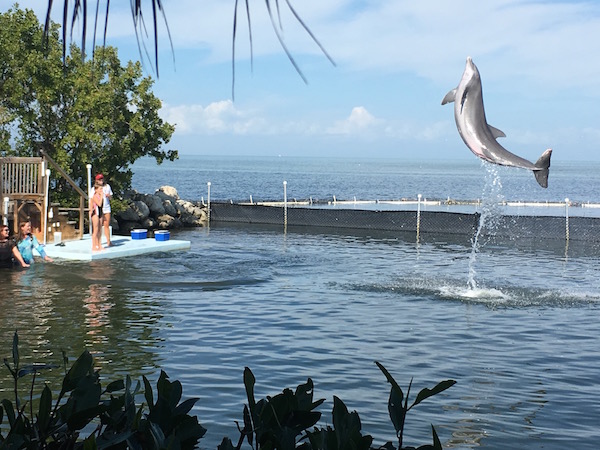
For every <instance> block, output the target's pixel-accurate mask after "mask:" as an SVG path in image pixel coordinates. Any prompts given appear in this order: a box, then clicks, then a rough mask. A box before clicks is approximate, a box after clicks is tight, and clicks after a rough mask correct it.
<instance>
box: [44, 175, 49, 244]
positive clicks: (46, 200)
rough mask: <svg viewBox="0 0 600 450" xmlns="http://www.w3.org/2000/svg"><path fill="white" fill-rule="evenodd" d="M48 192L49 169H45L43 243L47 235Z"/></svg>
mask: <svg viewBox="0 0 600 450" xmlns="http://www.w3.org/2000/svg"><path fill="white" fill-rule="evenodd" d="M49 193H50V169H46V198H45V201H44V245H46V237H47V235H48V197H49Z"/></svg>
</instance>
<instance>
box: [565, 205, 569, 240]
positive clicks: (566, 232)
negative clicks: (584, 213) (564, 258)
mask: <svg viewBox="0 0 600 450" xmlns="http://www.w3.org/2000/svg"><path fill="white" fill-rule="evenodd" d="M565 236H566V239H567V241H568V240H569V199H568V198H565Z"/></svg>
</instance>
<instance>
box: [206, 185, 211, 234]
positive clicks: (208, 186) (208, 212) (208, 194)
mask: <svg viewBox="0 0 600 450" xmlns="http://www.w3.org/2000/svg"><path fill="white" fill-rule="evenodd" d="M206 186H207V189H208V193H207V195H206V219H207V221H208V224H209V225H210V181H209V182H208V183H206Z"/></svg>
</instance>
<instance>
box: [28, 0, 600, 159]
mask: <svg viewBox="0 0 600 450" xmlns="http://www.w3.org/2000/svg"><path fill="white" fill-rule="evenodd" d="M289 2H290V4H291V5H292V6H293V8H294V9H295V11H296V12H297V13H298V15H299V16H300V17H301V18H302V20H303V21H304V23H305V24H306V25H307V26H308V27H309V29H310V31H311V32H312V33H313V34H314V36H315V37H316V38H317V39H318V40H319V42H320V43H321V44H322V46H323V47H324V48H325V50H326V51H327V53H328V54H329V55H330V56H331V58H332V59H333V61H334V62H335V64H332V63H331V62H330V61H329V59H328V58H327V57H326V56H325V55H324V54H323V52H322V51H321V49H320V48H319V46H318V45H316V44H315V42H314V41H313V40H312V39H311V37H310V35H309V34H308V33H307V32H306V31H305V30H304V29H303V28H302V26H301V25H300V24H299V22H298V21H297V20H296V19H295V18H294V16H293V15H292V14H291V12H290V9H289V8H288V6H287V3H286V1H285V0H280V1H279V17H280V19H279V18H277V9H276V2H275V0H271V1H270V3H271V6H272V12H273V14H274V16H275V17H276V20H277V23H278V26H279V24H280V28H279V30H280V31H281V35H282V38H283V40H284V42H285V45H286V47H287V48H288V49H289V51H290V53H291V54H292V55H293V57H294V60H295V61H296V63H297V65H298V66H299V68H300V70H301V71H302V74H303V76H304V77H305V78H306V80H307V82H306V83H305V82H304V81H303V78H302V77H301V76H300V75H299V74H298V72H296V70H295V69H294V67H293V65H292V64H291V63H290V61H289V60H288V58H287V56H286V54H285V52H284V51H283V50H282V47H281V45H280V43H279V41H278V39H277V35H276V34H275V32H274V29H273V27H272V25H271V22H270V19H269V13H268V10H267V8H266V2H265V1H263V0H250V19H251V24H252V57H253V58H252V62H251V58H250V57H251V51H250V43H249V38H248V24H247V18H246V11H245V9H244V8H245V7H244V5H245V2H244V1H240V2H239V4H240V5H239V6H238V8H239V11H238V13H239V15H238V33H237V37H236V57H235V68H236V70H235V91H234V92H235V94H234V96H233V95H232V77H233V74H232V29H233V16H234V4H235V1H234V0H230V1H227V0H202V1H198V0H162V3H163V6H164V12H165V15H166V21H167V24H168V30H169V32H170V36H171V39H170V40H169V37H168V34H167V26H166V25H165V23H164V21H162V20H161V21H159V26H158V29H159V61H158V69H159V70H158V72H157V71H156V68H155V61H154V57H153V56H150V57H148V55H144V54H143V53H142V55H140V52H139V50H138V44H137V41H136V37H135V31H134V27H133V24H132V18H131V13H130V9H129V2H127V1H125V0H121V1H120V2H114V1H113V2H111V12H110V15H109V24H108V33H107V44H108V45H112V46H115V47H117V48H118V49H119V56H120V59H121V61H122V63H125V62H126V61H128V60H132V59H135V60H139V59H142V61H143V63H144V68H145V73H146V74H147V75H149V76H151V77H152V78H153V79H154V80H155V84H154V87H153V92H154V93H155V95H156V96H158V97H159V98H160V99H161V100H162V102H163V108H162V109H161V116H162V117H163V119H165V120H166V121H168V122H169V123H172V124H174V125H175V126H176V131H175V133H174V134H173V137H172V140H171V142H170V143H169V144H168V145H167V149H177V150H179V152H180V154H182V155H184V154H200V155H221V154H223V155H257V156H270V155H275V156H278V155H282V156H284V155H285V156H310V157H317V156H335V157H337V156H339V157H343V156H351V157H368V158H386V157H398V158H407V159H415V158H423V159H466V158H475V156H474V155H473V154H472V153H471V152H470V151H469V149H468V148H467V147H466V146H465V145H464V143H463V142H462V140H461V139H460V136H459V135H458V132H457V129H456V125H455V122H454V115H453V105H452V104H450V105H445V106H442V105H441V101H442V99H443V97H444V96H445V94H446V93H447V92H448V91H450V90H451V89H453V88H455V87H456V86H457V85H458V82H459V81H460V78H461V75H462V72H463V70H464V67H465V61H466V58H467V56H471V57H472V58H473V61H474V62H475V64H476V65H477V66H478V68H479V71H480V73H481V78H482V84H483V97H484V104H485V109H486V115H487V120H488V123H489V124H490V125H493V126H495V127H496V128H499V129H501V130H502V131H504V132H505V134H506V136H507V137H506V138H503V139H502V141H501V143H502V145H503V146H505V147H506V148H507V149H508V150H510V151H511V152H513V153H516V154H518V155H519V156H522V157H524V158H526V159H529V160H532V161H535V160H537V158H538V157H539V156H540V155H541V154H542V152H543V151H544V150H545V149H546V148H552V149H553V157H552V158H553V161H556V160H562V161H570V160H581V161H598V160H600V151H599V142H600V108H599V107H598V101H599V100H600V2H597V1H595V0H588V1H575V0H572V1H569V0H565V1H542V0H538V1H532V0H486V1H485V2H483V1H481V0H456V1H448V0H420V1H418V2H416V1H403V0H394V1H389V0H289ZM54 3H55V6H54V10H53V17H55V19H56V21H59V22H60V21H61V20H60V17H61V11H62V4H63V2H62V1H55V2H54ZM95 3H96V2H91V1H90V4H94V5H95ZM100 3H101V5H105V0H100ZM117 3H118V4H117ZM143 3H144V8H145V9H144V15H145V17H146V20H147V25H148V27H150V26H151V8H150V2H149V0H144V1H143ZM116 4H117V5H116ZM19 5H20V6H21V7H22V8H31V9H34V11H36V12H37V13H38V14H39V15H40V17H42V18H43V17H44V16H45V12H46V7H47V1H45V0H23V1H20V2H19ZM103 7H104V6H103ZM120 8H123V9H120ZM91 9H92V8H91ZM92 13H93V11H92ZM90 20H91V21H92V23H93V18H90ZM79 25H80V24H79ZM89 28H92V27H91V26H90V27H89ZM149 33H150V34H151V33H152V30H151V29H149ZM74 36H75V38H74V39H77V37H76V36H77V32H75V34H74ZM143 45H144V46H145V47H147V49H148V50H149V51H150V53H151V54H152V53H153V46H154V43H153V40H152V38H151V37H150V36H148V37H146V38H144V40H143ZM171 45H172V48H171Z"/></svg>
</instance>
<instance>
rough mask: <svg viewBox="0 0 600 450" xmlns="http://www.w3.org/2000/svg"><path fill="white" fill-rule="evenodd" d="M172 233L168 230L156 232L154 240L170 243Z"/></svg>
mask: <svg viewBox="0 0 600 450" xmlns="http://www.w3.org/2000/svg"><path fill="white" fill-rule="evenodd" d="M170 237H171V233H170V232H169V231H167V230H159V231H155V232H154V239H156V240H157V241H168V240H169V238H170Z"/></svg>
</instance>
